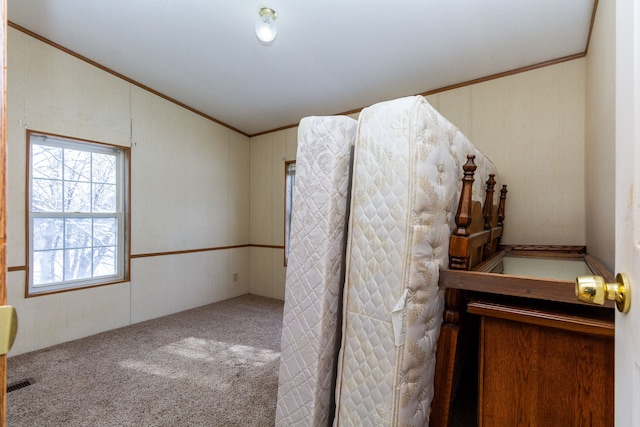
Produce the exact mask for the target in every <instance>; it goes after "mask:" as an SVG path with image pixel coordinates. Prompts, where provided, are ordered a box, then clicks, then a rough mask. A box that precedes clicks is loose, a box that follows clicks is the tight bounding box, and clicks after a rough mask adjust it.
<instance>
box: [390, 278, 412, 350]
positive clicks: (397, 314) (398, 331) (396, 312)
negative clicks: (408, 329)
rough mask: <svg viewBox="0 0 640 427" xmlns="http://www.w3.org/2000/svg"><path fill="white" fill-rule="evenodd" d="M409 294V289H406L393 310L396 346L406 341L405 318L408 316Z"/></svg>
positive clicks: (392, 320)
mask: <svg viewBox="0 0 640 427" xmlns="http://www.w3.org/2000/svg"><path fill="white" fill-rule="evenodd" d="M408 296H409V289H405V290H404V292H403V293H402V296H401V297H400V299H399V300H398V302H397V303H396V306H395V307H393V311H392V312H391V323H392V324H393V336H394V338H395V342H396V346H400V345H402V344H403V343H404V335H405V318H406V317H407V310H406V304H407V297H408Z"/></svg>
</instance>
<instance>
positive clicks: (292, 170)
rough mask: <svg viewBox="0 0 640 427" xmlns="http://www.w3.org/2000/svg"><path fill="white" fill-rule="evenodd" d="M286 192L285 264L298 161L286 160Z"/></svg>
mask: <svg viewBox="0 0 640 427" xmlns="http://www.w3.org/2000/svg"><path fill="white" fill-rule="evenodd" d="M284 167H285V193H284V265H285V266H286V265H287V261H288V260H289V239H290V236H291V207H292V206H293V188H294V186H295V184H296V162H295V161H288V162H285V165H284Z"/></svg>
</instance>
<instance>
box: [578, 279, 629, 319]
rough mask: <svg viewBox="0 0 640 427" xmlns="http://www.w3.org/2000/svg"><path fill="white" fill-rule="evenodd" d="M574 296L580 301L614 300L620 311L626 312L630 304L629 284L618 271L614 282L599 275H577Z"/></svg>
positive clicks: (591, 302) (602, 302) (599, 301)
mask: <svg viewBox="0 0 640 427" xmlns="http://www.w3.org/2000/svg"><path fill="white" fill-rule="evenodd" d="M576 297H577V298H578V300H580V301H582V302H587V303H590V304H597V305H603V304H604V302H605V300H607V299H610V300H613V301H615V302H616V307H618V311H620V312H621V313H627V312H628V311H629V307H630V306H631V285H630V283H629V278H628V277H627V275H626V274H624V273H618V275H617V276H616V283H606V282H605V280H604V279H603V278H602V277H600V276H578V277H577V278H576Z"/></svg>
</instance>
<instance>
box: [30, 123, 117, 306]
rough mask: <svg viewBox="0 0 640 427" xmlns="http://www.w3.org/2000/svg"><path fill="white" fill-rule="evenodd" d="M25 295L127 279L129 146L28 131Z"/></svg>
mask: <svg viewBox="0 0 640 427" xmlns="http://www.w3.org/2000/svg"><path fill="white" fill-rule="evenodd" d="M28 139H29V156H28V158H29V168H28V178H27V179H28V184H29V205H28V245H29V251H28V252H29V260H28V265H29V268H28V270H29V280H28V290H27V294H28V295H34V294H40V293H45V292H52V291H60V290H65V289H69V288H77V287H87V286H95V285H101V284H106V283H113V282H117V281H122V280H124V279H125V276H126V274H127V273H126V270H127V268H126V266H125V257H126V256H127V255H128V254H127V245H125V229H126V223H125V221H126V220H127V215H126V212H125V205H126V204H125V195H126V194H125V190H126V189H127V188H128V186H127V185H126V183H125V178H126V176H127V174H126V173H125V167H126V165H127V161H128V158H127V157H128V152H129V150H128V149H127V148H121V147H116V146H113V145H105V144H99V143H93V142H86V141H79V140H75V139H70V138H64V137H59V136H53V135H45V134H41V133H32V132H29V134H28Z"/></svg>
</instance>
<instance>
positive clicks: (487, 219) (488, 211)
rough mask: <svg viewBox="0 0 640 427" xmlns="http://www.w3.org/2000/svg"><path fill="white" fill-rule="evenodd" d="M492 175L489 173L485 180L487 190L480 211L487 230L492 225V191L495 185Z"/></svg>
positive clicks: (493, 175)
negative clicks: (482, 207)
mask: <svg viewBox="0 0 640 427" xmlns="http://www.w3.org/2000/svg"><path fill="white" fill-rule="evenodd" d="M494 177H495V174H489V179H488V180H487V190H486V191H487V192H486V197H485V199H484V209H483V211H482V216H483V217H484V229H485V230H489V229H491V227H492V225H491V222H492V220H493V218H492V216H493V192H494V187H495V185H496V180H495V179H494Z"/></svg>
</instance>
